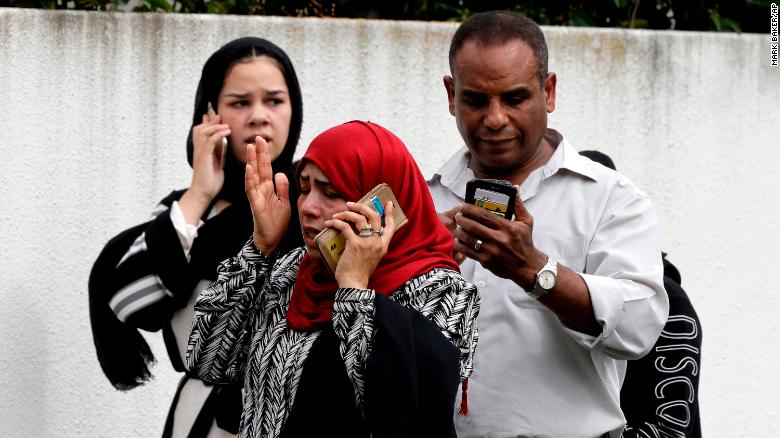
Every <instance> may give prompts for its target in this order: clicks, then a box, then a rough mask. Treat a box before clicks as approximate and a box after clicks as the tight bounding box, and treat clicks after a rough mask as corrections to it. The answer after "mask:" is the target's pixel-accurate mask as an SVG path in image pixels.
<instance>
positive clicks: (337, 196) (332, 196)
mask: <svg viewBox="0 0 780 438" xmlns="http://www.w3.org/2000/svg"><path fill="white" fill-rule="evenodd" d="M325 196H326V197H327V198H330V199H341V198H342V196H341V193H339V192H334V191H330V190H329V191H326V192H325Z"/></svg>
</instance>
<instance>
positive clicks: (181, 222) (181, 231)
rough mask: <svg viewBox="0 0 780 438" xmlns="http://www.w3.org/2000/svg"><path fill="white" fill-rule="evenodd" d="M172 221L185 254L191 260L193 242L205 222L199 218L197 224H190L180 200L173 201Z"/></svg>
mask: <svg viewBox="0 0 780 438" xmlns="http://www.w3.org/2000/svg"><path fill="white" fill-rule="evenodd" d="M171 223H172V224H173V228H174V229H175V230H176V234H177V235H178V236H179V243H181V248H182V250H184V256H185V257H186V258H187V260H188V261H189V260H190V249H191V248H192V243H193V242H195V238H196V237H198V229H199V228H200V227H202V226H203V225H204V222H203V221H202V220H198V225H197V226H195V225H192V224H188V223H187V221H186V219H184V213H183V212H182V211H181V207H180V206H179V201H173V205H171Z"/></svg>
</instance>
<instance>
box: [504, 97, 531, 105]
mask: <svg viewBox="0 0 780 438" xmlns="http://www.w3.org/2000/svg"><path fill="white" fill-rule="evenodd" d="M525 99H526V96H524V95H522V96H521V95H509V96H506V97H504V102H505V103H506V104H507V105H510V106H517V105H520V104H522V103H523V102H525Z"/></svg>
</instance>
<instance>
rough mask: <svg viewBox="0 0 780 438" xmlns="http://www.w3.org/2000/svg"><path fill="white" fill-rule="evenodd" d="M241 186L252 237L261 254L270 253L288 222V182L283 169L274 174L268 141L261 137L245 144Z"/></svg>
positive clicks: (274, 248)
mask: <svg viewBox="0 0 780 438" xmlns="http://www.w3.org/2000/svg"><path fill="white" fill-rule="evenodd" d="M271 178H273V180H272V179H271ZM274 182H276V190H274ZM244 186H245V188H246V196H247V198H248V199H249V205H250V206H251V207H252V218H253V219H254V223H255V230H254V232H253V233H252V240H253V241H254V244H255V247H257V249H258V250H260V252H262V253H263V255H265V256H266V257H270V256H271V254H272V253H273V252H274V250H276V247H277V246H278V245H279V242H280V241H281V240H282V236H284V233H285V231H287V227H288V226H289V224H290V199H289V190H290V183H289V181H287V176H285V174H283V173H277V174H276V175H275V176H274V175H273V169H272V168H271V155H270V153H269V151H268V143H266V142H265V140H264V139H263V138H262V137H259V136H258V137H256V138H255V144H247V146H246V176H245V180H244Z"/></svg>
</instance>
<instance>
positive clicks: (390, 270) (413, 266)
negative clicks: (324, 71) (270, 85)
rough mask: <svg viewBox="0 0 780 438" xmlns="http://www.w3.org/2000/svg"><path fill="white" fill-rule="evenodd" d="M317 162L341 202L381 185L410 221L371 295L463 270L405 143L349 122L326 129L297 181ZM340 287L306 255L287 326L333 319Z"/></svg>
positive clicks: (308, 327) (314, 325)
mask: <svg viewBox="0 0 780 438" xmlns="http://www.w3.org/2000/svg"><path fill="white" fill-rule="evenodd" d="M306 162H311V163H314V164H315V165H316V166H317V167H319V168H320V169H321V170H322V172H323V173H324V174H325V176H327V177H328V179H329V180H330V183H331V185H332V186H333V188H335V189H336V190H338V191H339V192H340V193H341V194H342V195H343V196H344V199H346V200H349V201H357V200H358V199H360V198H361V197H362V196H363V195H364V194H365V193H367V192H368V191H369V190H371V189H372V188H374V186H376V185H377V184H380V183H387V184H389V185H390V188H391V189H392V190H393V193H394V194H395V197H396V199H397V200H398V204H399V206H400V207H401V209H402V210H403V212H404V213H405V214H406V216H407V217H408V218H409V223H407V224H406V225H405V226H404V227H403V228H401V229H400V230H398V231H397V232H396V233H395V235H394V236H393V240H392V241H391V242H390V246H389V248H388V250H387V254H386V255H385V256H384V257H383V258H382V260H381V261H380V262H379V265H378V266H377V267H376V269H375V270H374V272H373V274H372V275H371V279H370V280H369V283H368V288H369V289H374V290H375V291H376V292H377V293H380V294H382V295H385V296H387V295H390V294H391V293H392V292H393V291H395V290H396V289H398V288H399V287H401V286H402V285H403V284H404V283H405V282H407V281H408V280H410V279H412V278H414V277H416V276H418V275H421V274H424V273H426V272H428V271H430V270H431V269H433V268H447V269H452V270H454V271H459V269H458V264H457V263H455V260H453V258H452V236H451V235H450V233H449V231H448V230H447V229H446V228H445V227H444V225H443V224H442V223H441V221H440V220H439V217H438V216H437V214H436V210H435V208H434V206H433V199H432V198H431V194H430V192H429V191H428V187H427V185H426V183H425V179H424V178H423V176H422V174H421V173H420V169H419V168H418V167H417V163H415V161H414V159H413V158H412V156H411V155H410V154H409V151H408V150H407V149H406V146H404V144H403V142H401V140H400V139H399V138H398V137H396V136H395V135H394V134H393V133H391V132H390V131H388V130H387V129H385V128H383V127H381V126H379V125H377V124H375V123H371V122H361V121H352V122H347V123H345V124H343V125H339V126H336V127H334V128H331V129H328V130H327V131H325V132H323V133H322V134H320V135H318V136H317V137H316V138H315V139H314V140H313V141H312V142H311V145H309V148H308V150H307V151H306V154H305V155H304V156H303V158H302V159H301V162H300V164H299V165H298V169H297V172H296V175H299V174H300V172H301V170H302V169H303V166H304V165H305V164H306ZM337 289H338V285H337V284H336V280H335V278H333V276H332V275H331V274H330V272H329V271H328V269H327V268H326V267H324V266H322V265H321V264H320V263H318V262H317V261H314V260H312V259H311V258H310V257H309V255H308V254H307V255H305V256H304V257H303V260H302V261H301V264H300V266H299V268H298V277H297V279H296V280H295V286H294V288H293V295H292V298H291V299H290V308H289V310H288V311H287V325H288V326H289V327H290V328H292V329H295V330H301V331H312V330H317V329H319V327H321V326H322V325H324V324H329V323H330V322H331V321H332V319H333V301H334V298H335V295H336V290H337Z"/></svg>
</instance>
